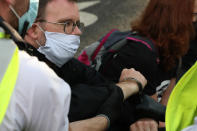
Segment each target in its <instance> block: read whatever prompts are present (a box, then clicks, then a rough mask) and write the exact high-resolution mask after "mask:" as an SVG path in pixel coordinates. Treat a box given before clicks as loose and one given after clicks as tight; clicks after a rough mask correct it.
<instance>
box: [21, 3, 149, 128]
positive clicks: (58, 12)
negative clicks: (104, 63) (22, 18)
mask: <svg viewBox="0 0 197 131" xmlns="http://www.w3.org/2000/svg"><path fill="white" fill-rule="evenodd" d="M83 27H84V25H83V23H80V20H79V12H78V7H77V4H76V0H56V1H55V0H51V1H46V0H42V1H41V2H40V7H39V12H38V17H37V20H36V22H35V24H34V25H33V26H32V27H31V28H30V29H29V30H28V31H27V35H26V36H25V40H26V41H27V42H28V43H30V44H31V45H32V46H33V47H34V48H33V47H30V46H29V49H28V51H29V53H30V54H32V55H36V56H38V58H39V59H40V60H42V61H45V62H46V63H47V64H48V65H49V66H50V67H51V68H52V69H53V70H54V71H55V72H56V73H57V74H58V75H59V76H60V77H61V78H63V79H64V80H65V81H66V82H68V83H69V85H70V86H71V90H72V99H71V105H70V113H69V121H70V122H73V121H76V120H82V119H86V118H90V117H92V116H95V115H97V114H102V116H104V117H106V118H107V119H108V120H109V121H110V123H111V124H113V122H114V121H115V120H116V119H117V118H118V116H119V114H120V109H121V108H122V105H121V103H122V102H121V99H117V97H118V96H119V95H120V92H119V91H118V90H119V87H117V86H115V85H114V84H112V83H111V82H108V81H106V80H105V79H104V78H103V77H102V76H101V75H100V74H98V73H97V72H96V71H95V70H93V69H90V68H88V67H86V66H85V65H83V64H82V63H80V62H78V61H77V60H76V59H73V57H74V55H75V53H76V51H77V49H78V47H79V44H80V35H81V33H82V29H83ZM35 48H36V49H35ZM32 50H33V51H32ZM127 75H128V74H126V73H125V74H124V76H125V77H127ZM133 77H134V78H136V77H135V76H133ZM136 79H138V80H137V81H136ZM136 79H133V80H131V81H130V82H132V83H134V84H139V85H140V83H142V85H143V86H142V87H144V84H145V83H144V81H143V79H141V77H138V78H136ZM139 81H140V82H139ZM118 85H119V84H118ZM131 87H132V86H131ZM137 87H138V86H137ZM138 91H139V90H138ZM106 100H107V101H106ZM105 101H106V102H107V103H106V102H105ZM112 103H117V104H116V105H119V106H117V107H115V106H112V105H113V104H112ZM95 122H98V121H95ZM74 123H75V122H74ZM83 124H84V123H83ZM90 124H93V123H91V122H90ZM85 125H86V124H85ZM92 130H93V129H92ZM94 130H96V129H94Z"/></svg>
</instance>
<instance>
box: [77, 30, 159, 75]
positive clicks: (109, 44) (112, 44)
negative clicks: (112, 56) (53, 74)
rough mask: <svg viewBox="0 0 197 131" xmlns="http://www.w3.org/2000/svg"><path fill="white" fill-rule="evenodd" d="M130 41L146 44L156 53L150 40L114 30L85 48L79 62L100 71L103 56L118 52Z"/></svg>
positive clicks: (129, 32) (131, 33)
mask: <svg viewBox="0 0 197 131" xmlns="http://www.w3.org/2000/svg"><path fill="white" fill-rule="evenodd" d="M128 41H134V42H138V43H141V44H144V45H145V46H146V47H147V48H148V49H150V51H153V52H156V50H155V47H154V44H153V42H152V41H151V40H150V39H147V38H145V37H142V36H139V35H138V34H137V32H133V31H126V32H120V31H119V30H116V29H113V30H111V31H110V32H109V33H107V34H106V35H105V36H104V37H102V38H101V39H99V40H98V41H96V42H94V43H92V44H91V45H89V46H87V47H85V48H84V49H83V50H82V52H81V53H80V55H79V57H78V60H79V61H81V62H82V63H84V64H86V65H88V66H91V67H93V68H95V69H96V70H97V71H98V70H99V68H100V66H101V65H102V58H103V56H104V55H105V54H106V53H109V52H118V51H119V50H120V49H121V47H123V46H124V45H125V44H127V42H128Z"/></svg>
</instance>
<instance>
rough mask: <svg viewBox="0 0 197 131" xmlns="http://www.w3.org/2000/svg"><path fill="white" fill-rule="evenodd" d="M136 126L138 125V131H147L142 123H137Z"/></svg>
mask: <svg viewBox="0 0 197 131" xmlns="http://www.w3.org/2000/svg"><path fill="white" fill-rule="evenodd" d="M136 125H137V128H136V129H137V130H136V131H145V130H144V129H145V128H144V124H143V122H142V121H139V122H137V123H136Z"/></svg>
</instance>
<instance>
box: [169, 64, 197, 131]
mask: <svg viewBox="0 0 197 131" xmlns="http://www.w3.org/2000/svg"><path fill="white" fill-rule="evenodd" d="M196 116H197V62H196V63H195V65H193V66H192V68H190V70H189V71H188V72H187V73H186V74H185V75H184V76H183V77H182V78H181V79H180V81H179V82H178V83H177V85H176V86H175V87H174V90H173V91H172V93H171V95H170V98H169V101H168V104H167V110H166V131H181V130H182V129H184V128H186V127H188V126H189V125H193V124H194V118H195V117H196Z"/></svg>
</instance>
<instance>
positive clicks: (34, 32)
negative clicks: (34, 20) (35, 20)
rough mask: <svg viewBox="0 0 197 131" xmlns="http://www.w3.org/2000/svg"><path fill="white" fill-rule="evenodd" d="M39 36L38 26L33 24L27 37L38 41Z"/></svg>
mask: <svg viewBox="0 0 197 131" xmlns="http://www.w3.org/2000/svg"><path fill="white" fill-rule="evenodd" d="M38 34H39V33H38V30H37V25H36V24H33V25H32V26H31V28H29V29H28V30H27V35H28V36H29V37H30V38H31V39H33V40H37V39H38Z"/></svg>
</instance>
